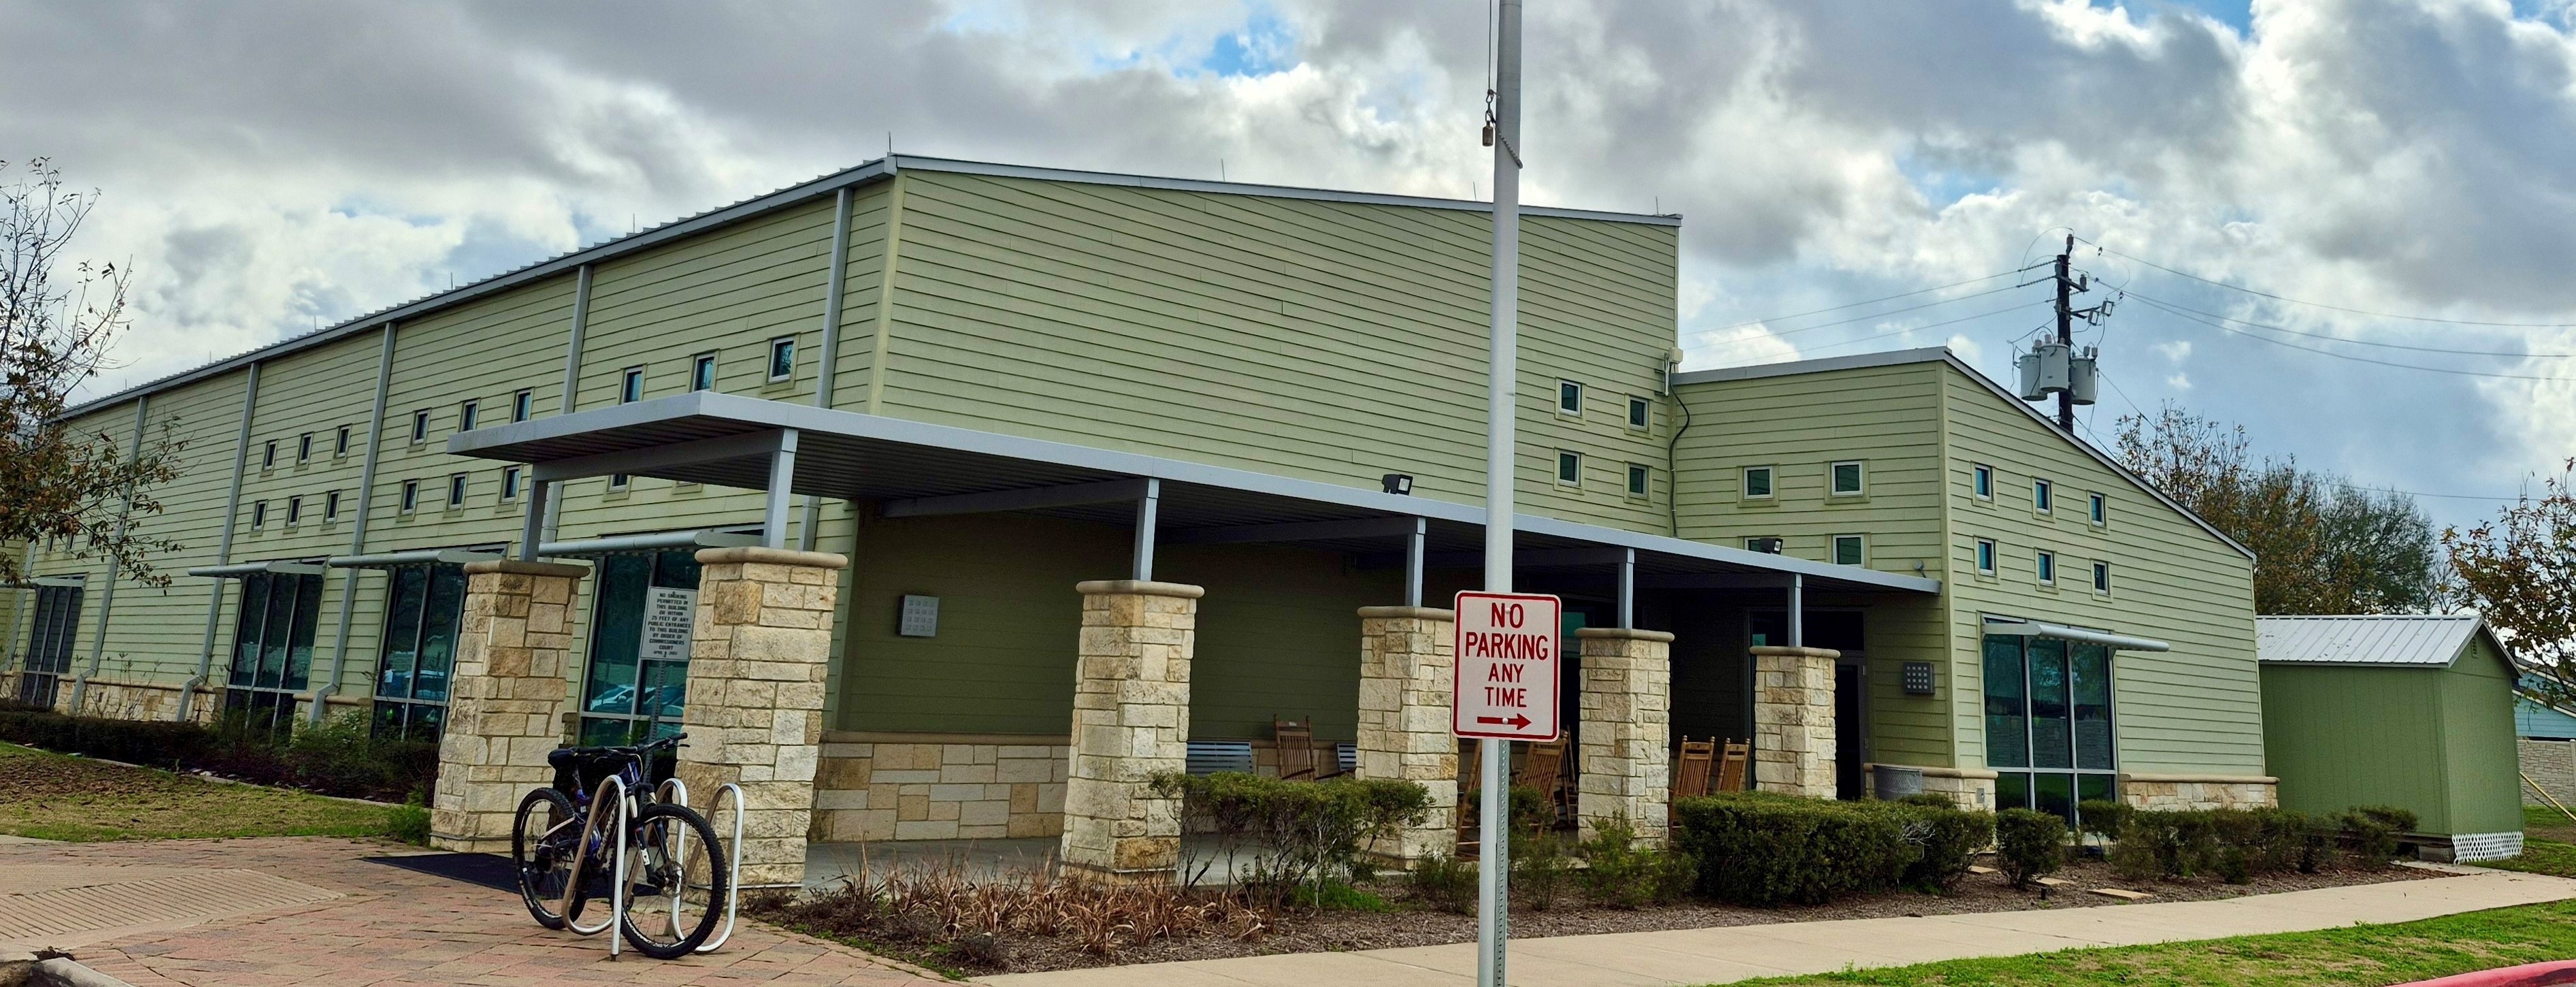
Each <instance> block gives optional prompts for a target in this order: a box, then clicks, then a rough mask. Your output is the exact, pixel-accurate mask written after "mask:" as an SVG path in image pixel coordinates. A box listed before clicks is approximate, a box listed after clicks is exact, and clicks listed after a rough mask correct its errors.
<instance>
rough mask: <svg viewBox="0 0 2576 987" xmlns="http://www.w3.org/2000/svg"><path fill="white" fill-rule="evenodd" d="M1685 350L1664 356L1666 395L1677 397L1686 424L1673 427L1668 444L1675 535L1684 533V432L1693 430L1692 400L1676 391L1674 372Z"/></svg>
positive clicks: (1668, 495) (1669, 506)
mask: <svg viewBox="0 0 2576 987" xmlns="http://www.w3.org/2000/svg"><path fill="white" fill-rule="evenodd" d="M1681 362H1682V353H1681V350H1679V349H1675V350H1673V351H1672V352H1671V353H1669V354H1667V355H1666V356H1665V359H1664V396H1665V397H1668V398H1671V399H1673V409H1674V410H1676V411H1679V412H1681V413H1682V423H1681V425H1680V426H1679V427H1677V428H1675V429H1673V439H1672V441H1670V442H1666V443H1664V486H1665V490H1664V513H1665V516H1666V517H1667V518H1669V519H1670V520H1671V521H1672V525H1673V537H1675V538H1679V537H1681V536H1682V498H1681V489H1682V474H1681V447H1682V433H1684V432H1688V431H1690V427H1691V413H1690V402H1687V401H1684V400H1682V396H1681V393H1680V392H1678V391H1675V390H1673V371H1674V370H1675V369H1677V368H1679V367H1680V366H1681Z"/></svg>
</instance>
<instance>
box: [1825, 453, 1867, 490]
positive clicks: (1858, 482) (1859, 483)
mask: <svg viewBox="0 0 2576 987" xmlns="http://www.w3.org/2000/svg"><path fill="white" fill-rule="evenodd" d="M1833 475H1834V486H1833V493H1834V496H1836V497H1858V496H1860V495H1862V494H1864V493H1867V492H1869V487H1868V486H1867V483H1868V478H1867V477H1866V476H1864V475H1863V472H1862V470H1861V464H1860V463H1859V461H1857V460H1851V461H1845V462H1840V463H1835V464H1834V465H1833Z"/></svg>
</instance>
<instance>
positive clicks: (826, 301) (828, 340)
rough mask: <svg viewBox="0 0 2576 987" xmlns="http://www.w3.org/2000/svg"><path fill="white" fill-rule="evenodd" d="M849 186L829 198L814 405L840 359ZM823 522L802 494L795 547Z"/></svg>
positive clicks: (809, 546)
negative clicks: (828, 257)
mask: <svg viewBox="0 0 2576 987" xmlns="http://www.w3.org/2000/svg"><path fill="white" fill-rule="evenodd" d="M851 198H852V194H851V191H850V188H849V186H846V185H844V186H842V187H841V191H840V193H839V194H837V195H835V196H834V197H833V198H832V272H831V274H829V275H828V276H826V277H825V278H824V279H823V346H822V352H821V354H820V356H821V358H822V366H821V367H820V368H819V369H817V370H815V372H814V406H815V407H817V408H829V407H831V406H832V372H833V371H834V370H836V369H839V368H838V367H837V366H836V365H837V364H838V363H839V362H840V359H841V296H842V295H843V294H846V293H847V292H848V290H849V287H848V286H849V271H850V200H851ZM822 521H823V497H822V495H820V494H806V495H805V519H804V523H803V524H802V525H799V526H798V527H797V529H796V547H797V548H800V549H804V550H805V551H808V552H811V551H813V550H814V540H815V538H816V537H818V534H817V532H816V531H815V530H814V529H815V527H816V526H817V525H819V524H821V523H822Z"/></svg>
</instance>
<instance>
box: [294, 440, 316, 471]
mask: <svg viewBox="0 0 2576 987" xmlns="http://www.w3.org/2000/svg"><path fill="white" fill-rule="evenodd" d="M295 461H296V462H297V463H299V464H300V463H309V462H312V461H313V433H311V432H306V433H304V434H302V435H298V436H296V437H295Z"/></svg>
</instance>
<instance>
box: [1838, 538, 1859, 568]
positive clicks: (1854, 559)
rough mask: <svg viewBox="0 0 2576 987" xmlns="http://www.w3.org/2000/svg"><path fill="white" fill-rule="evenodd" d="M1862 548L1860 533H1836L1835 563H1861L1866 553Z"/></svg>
mask: <svg viewBox="0 0 2576 987" xmlns="http://www.w3.org/2000/svg"><path fill="white" fill-rule="evenodd" d="M1862 548H1863V546H1862V544H1861V537H1860V536H1859V535H1835V536H1834V564H1835V565H1860V564H1861V562H1862V558H1863V555H1864V553H1863V551H1862Z"/></svg>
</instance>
